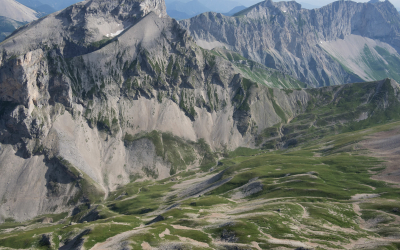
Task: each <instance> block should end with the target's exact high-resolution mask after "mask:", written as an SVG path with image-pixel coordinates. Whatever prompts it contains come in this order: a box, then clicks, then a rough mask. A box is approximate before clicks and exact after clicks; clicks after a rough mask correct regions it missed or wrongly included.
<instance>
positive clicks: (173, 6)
mask: <svg viewBox="0 0 400 250" xmlns="http://www.w3.org/2000/svg"><path fill="white" fill-rule="evenodd" d="M166 6H167V13H168V15H169V16H170V17H172V18H175V19H177V20H183V19H188V18H191V17H194V16H197V15H199V14H201V13H204V12H210V11H211V12H217V13H223V14H224V15H227V16H232V15H233V14H235V13H236V12H239V11H241V10H243V9H245V8H247V7H246V6H243V5H241V4H240V3H238V2H236V1H231V0H222V1H209V0H202V1H199V0H191V1H185V0H180V1H173V0H171V1H167V2H166Z"/></svg>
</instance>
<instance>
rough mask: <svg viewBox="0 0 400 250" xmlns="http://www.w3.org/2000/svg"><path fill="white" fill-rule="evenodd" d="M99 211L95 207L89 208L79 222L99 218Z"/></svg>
mask: <svg viewBox="0 0 400 250" xmlns="http://www.w3.org/2000/svg"><path fill="white" fill-rule="evenodd" d="M99 213H100V212H99V211H98V210H97V207H96V208H95V209H93V210H91V211H90V212H89V213H87V214H86V215H85V216H83V217H82V218H81V219H80V220H79V223H82V222H92V221H96V220H99V219H100V215H99Z"/></svg>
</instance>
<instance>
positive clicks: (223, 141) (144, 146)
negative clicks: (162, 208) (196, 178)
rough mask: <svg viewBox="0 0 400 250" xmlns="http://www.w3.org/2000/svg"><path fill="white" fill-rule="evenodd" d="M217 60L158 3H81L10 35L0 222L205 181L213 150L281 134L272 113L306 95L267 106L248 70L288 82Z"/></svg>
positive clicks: (3, 68) (1, 84)
mask: <svg viewBox="0 0 400 250" xmlns="http://www.w3.org/2000/svg"><path fill="white" fill-rule="evenodd" d="M224 57H225V56H224V54H223V53H222V52H220V54H218V53H216V52H210V51H208V50H204V49H202V48H201V47H199V46H197V45H196V44H195V42H194V41H193V39H192V38H191V37H190V36H189V35H188V33H187V32H186V31H185V30H184V29H182V28H181V27H180V25H179V24H178V23H177V22H176V21H175V20H173V19H171V18H169V17H167V16H166V14H165V5H164V2H163V1H158V0H154V1H150V0H146V1H125V0H113V1H102V0H92V1H86V2H82V3H78V4H76V5H73V6H71V7H69V8H67V9H65V10H63V11H61V12H57V13H54V14H51V15H49V16H47V17H45V18H42V19H40V20H38V21H34V22H32V23H30V24H29V25H27V26H25V27H23V28H21V29H20V30H18V31H17V32H15V33H14V34H13V35H12V36H11V37H9V38H8V39H7V40H5V41H4V42H2V43H1V44H0V107H1V108H0V116H1V120H0V143H1V144H0V145H1V146H0V159H1V160H0V168H1V170H2V174H1V176H0V197H1V205H0V218H1V219H2V220H4V219H5V218H8V217H12V218H15V219H17V220H25V219H29V218H33V217H35V216H36V215H38V214H46V213H57V212H61V211H65V210H72V208H73V207H74V206H77V205H78V204H80V203H86V202H89V203H96V202H98V201H100V200H101V199H104V197H107V194H108V192H109V191H112V190H115V189H116V188H118V187H119V186H121V185H125V184H127V183H129V182H131V181H134V180H136V179H137V178H142V179H146V178H156V179H163V178H166V177H168V176H170V175H171V174H174V173H176V172H179V171H181V170H183V169H186V168H191V167H198V166H200V165H201V166H204V168H205V169H206V170H207V168H210V167H212V166H213V164H216V162H215V157H216V156H214V155H213V153H212V151H211V150H217V149H218V150H223V149H233V148H236V147H238V146H252V145H254V143H255V142H254V135H255V134H257V133H259V132H261V131H262V130H263V129H264V128H266V127H269V126H272V125H274V124H277V123H280V122H282V116H281V114H278V113H277V111H276V105H280V106H281V107H282V108H281V109H279V110H280V111H282V110H283V112H286V113H287V114H288V117H290V116H294V115H295V114H296V113H298V112H301V111H302V110H303V106H302V105H300V106H299V104H305V103H306V102H307V101H308V99H309V96H308V94H307V93H306V92H305V91H303V90H297V91H294V92H292V93H290V94H284V95H282V98H275V97H274V96H273V95H271V94H270V89H269V88H268V87H267V86H266V85H265V84H267V83H268V81H265V82H264V81H263V82H260V83H257V82H255V81H253V80H250V78H251V75H252V74H253V73H252V72H253V71H252V70H253V69H254V70H256V69H257V70H258V71H257V72H260V71H262V72H264V73H265V74H266V75H270V78H271V79H273V80H271V81H275V82H279V83H283V82H285V81H289V79H290V77H288V76H286V75H284V74H282V73H279V72H276V71H274V70H267V69H266V68H265V67H261V66H256V65H255V63H254V62H247V61H246V60H245V59H244V60H242V59H238V60H237V61H234V60H233V62H231V61H229V60H227V59H225V58H224ZM293 82H294V83H295V82H296V81H293ZM271 85H273V84H272V83H271ZM277 91H278V90H277ZM278 92H279V91H278ZM278 92H277V93H278ZM282 93H284V92H282ZM208 145H210V146H208Z"/></svg>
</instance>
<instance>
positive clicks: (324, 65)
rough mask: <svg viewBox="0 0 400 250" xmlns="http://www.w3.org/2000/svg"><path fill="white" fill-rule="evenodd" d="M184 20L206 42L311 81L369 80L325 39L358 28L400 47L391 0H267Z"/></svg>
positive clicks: (200, 41) (399, 23) (362, 33)
mask: <svg viewBox="0 0 400 250" xmlns="http://www.w3.org/2000/svg"><path fill="white" fill-rule="evenodd" d="M180 24H181V25H182V27H184V28H185V29H187V30H188V31H189V32H190V34H191V35H192V36H193V37H194V38H195V40H196V42H197V43H198V44H199V45H200V46H203V47H204V48H208V49H212V48H215V47H222V46H225V47H227V48H229V49H231V50H234V51H237V52H239V53H240V54H242V55H243V56H244V57H247V58H251V59H252V60H255V61H257V62H260V63H262V64H265V65H266V66H268V67H271V68H275V69H279V70H281V71H283V72H286V73H289V74H290V75H292V76H293V77H295V78H297V79H299V80H301V81H303V82H306V83H308V84H310V85H311V86H324V85H334V84H343V83H348V82H354V81H360V80H361V79H364V80H367V79H365V78H362V76H357V75H355V74H354V73H353V72H352V71H353V70H352V69H351V68H350V69H348V68H344V67H343V66H342V65H341V64H340V63H339V62H337V60H335V59H336V58H335V57H332V56H331V55H330V54H329V53H327V52H326V51H325V50H324V49H323V47H321V46H320V44H321V43H323V42H330V41H335V40H338V39H344V38H345V37H346V36H349V35H352V34H353V35H359V36H363V37H367V38H371V39H375V40H379V41H381V42H383V43H386V44H387V45H388V46H391V47H393V48H394V49H395V50H397V51H399V49H400V46H399V37H400V36H399V34H400V33H399V31H400V15H399V14H398V12H397V11H396V9H395V8H394V6H393V5H392V4H391V3H390V2H389V1H385V2H378V3H355V2H352V1H338V2H334V3H332V4H329V5H327V6H325V7H322V8H320V9H313V10H307V9H301V5H300V4H298V3H296V2H278V3H274V2H273V1H272V0H267V1H264V2H261V3H259V4H257V5H255V6H252V7H250V8H248V9H246V10H243V11H242V12H239V13H237V14H236V16H235V17H226V16H223V15H221V14H216V13H204V14H202V15H199V16H196V17H193V18H191V19H189V20H183V21H180ZM344 49H347V48H344ZM343 52H344V51H343ZM395 54H396V56H397V57H398V56H399V55H398V53H395ZM388 76H390V75H388ZM388 76H386V77H388ZM379 80H380V79H379Z"/></svg>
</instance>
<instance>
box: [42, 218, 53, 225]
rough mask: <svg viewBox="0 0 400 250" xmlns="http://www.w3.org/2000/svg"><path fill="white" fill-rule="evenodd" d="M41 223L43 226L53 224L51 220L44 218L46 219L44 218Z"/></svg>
mask: <svg viewBox="0 0 400 250" xmlns="http://www.w3.org/2000/svg"><path fill="white" fill-rule="evenodd" d="M42 223H43V224H50V223H53V218H48V217H46V218H44V219H43V220H42Z"/></svg>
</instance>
